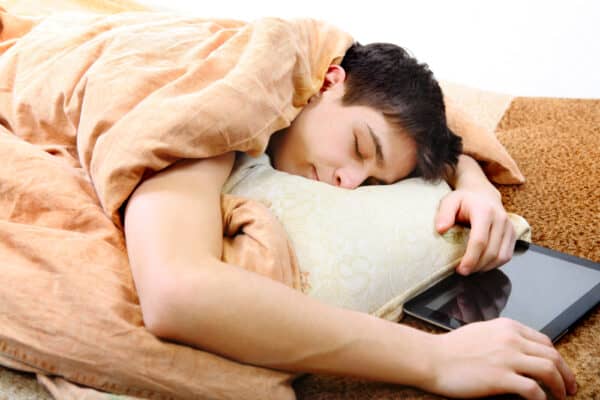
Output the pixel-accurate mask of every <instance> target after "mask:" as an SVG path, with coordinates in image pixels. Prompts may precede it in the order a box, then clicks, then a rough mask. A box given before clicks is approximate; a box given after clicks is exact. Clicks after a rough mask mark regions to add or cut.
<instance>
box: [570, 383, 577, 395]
mask: <svg viewBox="0 0 600 400" xmlns="http://www.w3.org/2000/svg"><path fill="white" fill-rule="evenodd" d="M575 392H577V382H573V384H572V385H571V393H572V394H575Z"/></svg>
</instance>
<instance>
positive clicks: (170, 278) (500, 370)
mask: <svg viewBox="0 0 600 400" xmlns="http://www.w3.org/2000/svg"><path fill="white" fill-rule="evenodd" d="M461 149H462V147H461V141H460V138H459V137H457V136H456V135H455V134H454V133H452V132H451V131H450V129H449V128H448V127H447V125H446V115H445V109H444V103H443V97H442V93H441V90H440V87H439V85H438V83H437V82H436V81H435V79H434V78H433V75H432V73H431V72H430V71H429V69H428V67H427V66H426V65H425V64H420V63H418V62H417V61H416V60H415V59H414V58H412V57H410V56H409V55H408V54H407V53H406V52H405V51H404V50H403V49H402V48H400V47H398V46H395V45H391V44H371V45H366V46H362V45H359V44H358V43H355V44H354V45H353V46H352V47H351V48H350V49H349V50H348V51H347V52H346V54H345V56H344V59H343V61H342V63H341V65H331V66H330V67H329V69H328V71H327V73H326V76H325V79H324V81H323V84H322V88H321V91H320V93H319V94H317V95H315V96H313V97H312V98H311V99H310V101H309V103H308V104H307V105H306V106H305V107H304V108H303V109H302V111H301V112H300V114H299V115H298V116H297V118H296V119H294V120H293V121H292V122H291V124H290V125H289V127H287V128H286V129H283V130H281V131H279V132H276V133H274V134H273V135H272V136H271V139H270V142H269V147H268V149H267V152H268V154H269V155H270V158H271V161H272V163H273V165H274V167H275V168H277V169H279V170H282V171H285V172H288V173H292V174H296V175H300V176H304V177H306V178H308V179H314V180H319V181H321V182H325V183H328V184H331V185H335V186H339V187H341V188H345V189H354V188H356V187H358V186H360V185H363V184H389V183H393V182H397V181H399V180H401V179H404V178H406V177H409V176H416V175H418V176H422V177H423V178H425V179H427V180H437V179H441V178H443V179H446V180H447V181H448V183H449V184H450V185H451V186H452V187H453V188H454V191H453V192H452V193H450V194H449V195H448V196H446V197H445V198H444V199H443V200H442V202H441V203H440V205H439V210H438V214H437V217H436V227H437V229H438V231H439V232H440V233H442V232H444V231H445V230H447V229H449V228H450V227H451V226H452V225H454V224H455V223H465V224H470V226H471V234H470V238H469V242H468V246H467V250H466V253H465V256H464V258H463V259H462V261H461V263H460V264H459V265H458V267H457V272H458V273H460V274H463V275H468V274H471V273H474V272H478V271H487V270H489V269H493V268H496V267H498V266H500V265H502V264H503V263H505V262H507V261H508V260H509V259H510V258H511V257H512V253H513V248H514V244H515V232H514V230H513V228H512V225H511V223H510V222H509V220H508V218H507V214H506V212H505V210H504V208H503V206H502V202H501V196H500V194H499V192H498V191H497V190H496V189H495V188H494V186H493V185H492V184H491V183H490V182H489V181H488V180H487V178H486V176H485V175H484V173H483V172H482V170H481V169H480V167H479V165H478V164H477V162H476V161H475V160H473V159H472V158H470V157H468V156H466V155H463V154H461ZM234 159H235V154H234V153H233V152H231V153H226V154H223V155H221V156H217V157H213V158H208V159H202V160H184V161H180V162H177V163H176V164H174V165H172V166H171V167H169V168H167V169H165V170H163V171H161V172H160V173H158V174H156V175H155V176H153V177H151V178H149V179H147V180H145V181H144V182H142V184H140V186H139V187H138V188H137V189H136V190H135V192H134V194H133V195H132V196H131V198H130V200H129V201H128V204H127V208H126V211H125V234H126V238H127V247H128V253H129V258H130V261H131V268H132V273H133V277H134V281H135V285H136V288H137V290H138V294H139V298H140V302H141V306H142V312H143V317H144V321H145V324H146V326H147V327H148V329H149V330H150V331H151V332H153V333H154V334H155V335H157V336H159V337H161V338H164V339H168V340H173V341H177V342H182V343H186V344H188V345H192V346H197V347H199V348H202V349H206V350H209V351H212V352H214V353H218V354H221V355H223V356H225V357H229V358H232V359H235V360H238V361H240V362H243V363H249V364H254V365H260V366H265V367H270V368H276V369H282V370H288V371H298V372H313V373H326V374H333V375H346V376H354V377H359V378H364V379H372V380H378V381H385V382H391V383H399V384H405V385H411V386H415V387H419V388H422V389H424V390H427V391H430V392H434V393H438V394H442V395H446V396H451V397H463V398H464V397H480V396H485V395H492V394H499V393H516V394H519V395H521V396H523V397H524V398H527V399H544V398H546V396H545V394H544V391H543V390H542V386H545V387H547V388H548V389H549V390H550V391H551V392H552V393H553V394H554V395H555V396H556V397H557V398H559V399H562V398H565V396H566V394H567V393H569V394H572V393H574V392H575V390H576V385H575V377H574V374H573V372H572V371H571V370H570V369H569V367H568V366H567V365H566V363H565V361H564V360H563V358H562V357H561V356H560V354H559V353H558V352H557V351H556V349H555V348H554V347H553V345H552V343H551V341H550V340H549V338H548V337H546V336H545V335H543V334H541V333H539V332H537V331H536V330H534V329H531V328H529V327H527V326H524V325H522V324H520V323H517V322H515V321H512V320H508V319H503V318H499V319H495V320H491V321H486V322H481V323H473V324H470V325H467V326H465V327H462V328H460V329H457V330H455V331H452V332H449V333H445V334H440V335H432V334H429V333H425V332H422V331H419V330H416V329H413V328H410V327H407V326H404V325H401V324H396V323H392V322H390V321H386V320H383V319H379V318H377V317H374V316H371V315H368V314H365V313H360V312H356V311H352V310H347V309H342V308H337V307H334V306H330V305H326V304H323V303H321V302H319V301H317V300H315V299H313V298H311V297H309V296H306V295H304V294H302V293H300V292H298V291H296V290H294V289H292V288H290V287H287V286H285V285H282V284H280V283H278V282H275V281H273V280H271V279H269V278H267V277H264V276H261V275H259V274H255V273H252V272H249V271H247V270H245V269H243V268H239V267H236V266H234V265H229V264H226V263H224V262H223V261H221V252H222V228H223V226H222V220H221V208H220V196H221V189H222V187H223V184H224V182H225V181H226V180H227V178H228V177H229V175H230V173H231V171H232V167H233V163H234ZM198 238H202V240H200V241H199V240H198ZM315 315H318V316H319V319H318V321H317V320H315V318H314V316H315ZM538 382H539V383H538ZM540 384H541V385H540Z"/></svg>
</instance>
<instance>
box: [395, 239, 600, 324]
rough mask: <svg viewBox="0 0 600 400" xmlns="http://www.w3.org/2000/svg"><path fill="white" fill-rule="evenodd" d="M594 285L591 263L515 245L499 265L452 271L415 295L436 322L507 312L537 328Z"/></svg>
mask: <svg viewBox="0 0 600 400" xmlns="http://www.w3.org/2000/svg"><path fill="white" fill-rule="evenodd" d="M552 253H555V254H552ZM557 254H558V255H559V256H557ZM586 263H587V264H588V265H587V266H586V265H584V264H586ZM597 286H598V288H600V268H598V266H597V264H596V266H594V265H593V263H592V262H587V260H582V259H577V258H575V257H570V256H565V255H563V254H560V253H558V252H553V251H550V250H548V249H544V248H540V247H538V246H531V247H527V246H518V247H517V249H516V250H515V254H514V256H513V259H512V260H511V261H510V262H509V263H507V264H505V265H504V266H502V267H501V268H498V269H495V270H492V271H489V272H486V273H482V274H473V275H470V276H467V277H463V276H460V275H456V274H455V275H452V276H451V277H449V278H447V279H445V280H444V281H442V282H441V283H439V284H438V285H436V286H434V287H433V288H431V289H429V290H428V291H426V292H425V293H423V294H422V295H421V296H418V297H419V300H418V302H420V304H421V308H425V309H426V311H431V312H432V313H433V314H435V315H437V317H438V318H440V317H445V319H446V321H442V322H443V323H444V324H445V325H449V327H450V328H457V327H458V326H460V325H463V324H464V323H470V322H475V321H482V320H488V319H493V318H497V317H508V318H511V319H515V320H517V321H520V322H522V323H525V324H526V325H528V326H530V327H532V328H534V329H537V330H542V329H543V328H544V327H546V326H547V325H548V324H549V323H551V322H552V321H553V320H555V319H556V318H557V317H558V316H559V315H561V314H562V313H563V312H564V311H565V310H566V309H567V308H569V307H571V306H572V305H573V304H575V303H576V302H577V301H578V300H580V299H581V298H582V297H583V296H584V295H586V294H587V293H588V292H590V291H591V290H592V289H594V288H596V287H597ZM596 296H597V295H596ZM415 300H417V299H415ZM596 302H597V301H596ZM409 303H411V302H409ZM409 303H407V304H406V309H407V312H409V309H410V308H411V305H410V304H409ZM594 304H595V303H594ZM586 311H587V310H586ZM409 313H410V314H412V313H411V312H409ZM429 317H431V315H429ZM428 319H429V318H428ZM432 322H435V321H432ZM565 329H566V327H565Z"/></svg>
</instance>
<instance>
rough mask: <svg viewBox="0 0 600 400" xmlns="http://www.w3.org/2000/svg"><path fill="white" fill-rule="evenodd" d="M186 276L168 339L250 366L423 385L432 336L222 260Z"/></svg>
mask: <svg viewBox="0 0 600 400" xmlns="http://www.w3.org/2000/svg"><path fill="white" fill-rule="evenodd" d="M209 268H210V269H206V268H203V269H202V270H201V271H202V272H198V271H199V270H197V269H196V270H190V271H189V273H187V274H186V277H185V279H181V280H180V282H181V283H180V285H179V287H178V288H177V289H174V290H176V292H177V294H176V295H175V296H176V297H177V299H178V300H177V301H176V302H174V303H173V307H172V308H171V317H170V318H169V319H170V323H169V324H168V325H169V326H170V328H169V329H168V330H165V331H164V332H163V333H164V334H163V335H161V336H163V337H166V338H169V339H173V340H177V341H180V342H184V343H187V344H190V345H194V346H197V347H199V348H202V349H205V350H209V351H212V352H215V353H220V354H222V355H224V356H226V357H229V358H232V359H236V360H239V361H241V362H244V363H249V364H254V365H261V366H265V367H271V368H277V369H283V370H288V371H301V372H311V373H326V374H332V375H346V376H355V377H360V378H364V379H372V380H378V381H385V382H394V383H403V384H409V385H414V386H420V384H421V383H422V382H423V379H424V377H425V375H426V374H427V373H428V372H429V364H428V362H429V361H428V358H427V349H428V348H430V346H429V345H428V343H429V341H431V340H432V339H433V338H434V337H433V335H430V334H427V333H424V332H421V331H418V330H416V329H413V328H409V327H406V326H403V325H400V324H396V323H392V322H390V321H386V320H383V319H380V318H377V317H374V316H371V315H368V314H364V313H360V312H357V311H352V310H346V309H342V308H337V307H333V306H330V305H327V304H324V303H321V302H319V301H317V300H315V299H313V298H311V297H309V296H306V295H304V294H302V293H300V292H298V291H296V290H294V289H291V288H289V287H287V286H285V285H283V284H281V283H278V282H275V281H273V280H271V279H269V278H266V277H263V276H261V275H258V274H256V273H253V272H249V271H246V270H244V269H242V268H238V267H234V266H231V265H228V264H225V263H221V262H219V263H218V265H211V266H210V267H209Z"/></svg>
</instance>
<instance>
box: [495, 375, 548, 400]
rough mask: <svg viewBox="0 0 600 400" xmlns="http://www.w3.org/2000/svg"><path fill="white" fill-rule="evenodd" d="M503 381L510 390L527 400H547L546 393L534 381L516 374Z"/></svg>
mask: <svg viewBox="0 0 600 400" xmlns="http://www.w3.org/2000/svg"><path fill="white" fill-rule="evenodd" d="M503 381H504V382H506V387H507V389H508V390H510V391H511V392H513V393H515V394H518V395H520V396H521V397H523V398H525V399H527V400H546V393H544V391H543V390H542V388H541V387H540V385H538V384H537V382H536V381H534V380H533V379H530V378H526V377H524V376H521V375H517V374H514V375H510V376H508V377H507V378H506V379H505V380H503Z"/></svg>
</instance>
